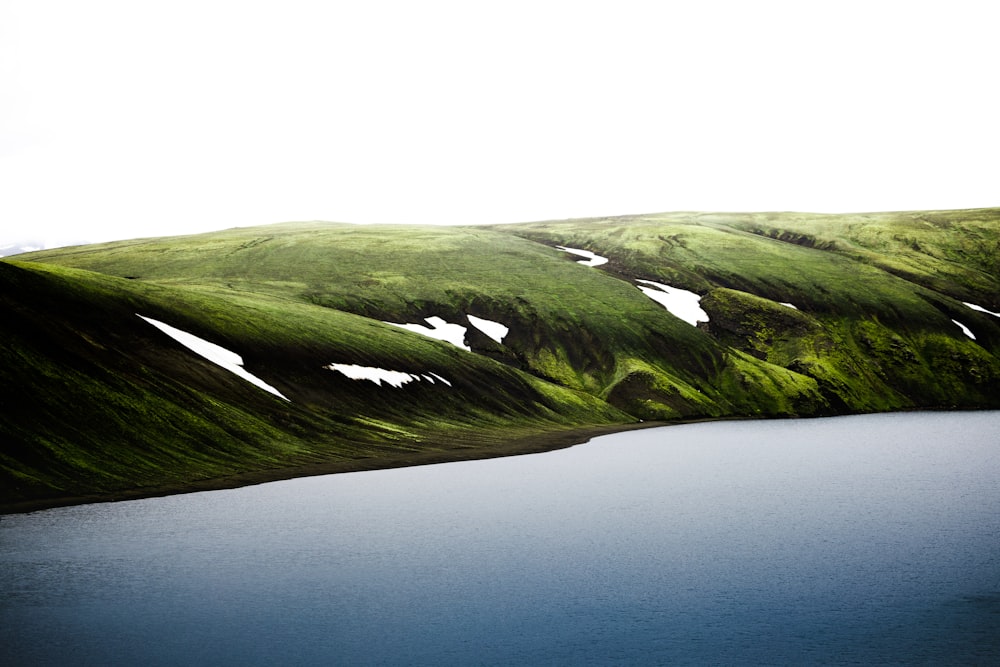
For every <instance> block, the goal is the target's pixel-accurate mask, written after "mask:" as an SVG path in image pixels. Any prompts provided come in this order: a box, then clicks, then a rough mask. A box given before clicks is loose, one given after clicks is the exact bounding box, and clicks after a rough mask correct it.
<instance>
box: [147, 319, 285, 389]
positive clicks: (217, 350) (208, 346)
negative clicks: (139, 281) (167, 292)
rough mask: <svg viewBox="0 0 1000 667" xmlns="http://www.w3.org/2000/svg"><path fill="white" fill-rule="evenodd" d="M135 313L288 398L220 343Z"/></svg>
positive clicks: (213, 359)
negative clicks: (251, 372)
mask: <svg viewBox="0 0 1000 667" xmlns="http://www.w3.org/2000/svg"><path fill="white" fill-rule="evenodd" d="M136 315H137V316H138V317H141V318H142V319H144V320H146V321H147V322H149V323H150V324H152V325H153V326H154V327H156V328H157V329H159V330H160V331H162V332H163V333H165V334H167V335H168V336H170V337H171V338H173V339H174V340H176V341H177V342H178V343H180V344H181V345H183V346H184V347H186V348H188V349H189V350H191V351H192V352H194V353H195V354H198V355H200V356H202V357H204V358H205V359H208V360H209V361H211V362H212V363H213V364H216V365H218V366H221V367H222V368H224V369H226V370H227V371H229V372H230V373H233V374H234V375H238V376H240V377H241V378H243V379H244V380H246V381H247V382H250V383H252V384H255V385H257V386H258V387H260V388H261V389H263V390H264V391H269V392H271V393H272V394H274V395H275V396H278V397H279V398H283V399H285V400H286V401H287V400H288V398H287V397H285V396H284V395H283V394H282V393H281V392H280V391H278V390H277V389H275V388H274V387H272V386H271V385H269V384H268V383H266V382H264V381H263V380H261V379H260V378H259V377H257V376H256V375H252V374H250V373H248V372H247V371H246V370H245V369H244V368H243V357H241V356H240V355H238V354H236V353H235V352H231V351H229V350H227V349H226V348H224V347H222V346H221V345H216V344H215V343H210V342H208V341H207V340H205V339H203V338H198V337H197V336H195V335H194V334H189V333H188V332H186V331H181V330H180V329H177V328H175V327H172V326H170V325H169V324H164V323H163V322H160V321H159V320H154V319H152V318H150V317H144V316H142V315H139V313H136Z"/></svg>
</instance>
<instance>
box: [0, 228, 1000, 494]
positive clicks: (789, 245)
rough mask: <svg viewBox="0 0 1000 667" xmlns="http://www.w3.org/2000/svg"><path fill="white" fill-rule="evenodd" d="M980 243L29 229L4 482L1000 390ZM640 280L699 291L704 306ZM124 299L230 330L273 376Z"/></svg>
mask: <svg viewBox="0 0 1000 667" xmlns="http://www.w3.org/2000/svg"><path fill="white" fill-rule="evenodd" d="M998 243H1000V210H995V209H989V210H977V211H952V212H921V213H898V214H876V215H864V216H817V215H800V214H745V215H741V214H662V215H647V216H628V217H620V218H609V219H594V220H572V221H558V222H547V223H526V224H518V225H499V226H491V227H414V226H357V225H346V224H334V223H318V222H315V223H286V224H278V225H268V226H262V227H250V228H237V229H232V230H226V231H223V232H215V233H210V234H201V235H196V236H186V237H171V238H160V239H139V240H133V241H123V242H117V243H107V244H98V245H90V246H81V247H76V248H61V249H57V250H51V251H42V252H36V253H29V254H24V255H19V256H16V257H14V258H9V259H7V260H4V261H3V262H0V284H2V285H3V290H2V292H0V294H2V297H0V298H2V299H3V306H4V309H5V312H6V313H8V316H6V317H5V318H4V320H3V324H2V328H0V331H2V332H3V334H2V335H3V340H4V346H3V354H4V358H3V359H2V370H0V373H2V374H3V384H2V386H3V390H2V391H3V394H2V412H0V437H2V439H3V442H4V447H3V450H2V452H0V482H2V489H3V496H2V497H0V503H3V504H4V506H5V507H8V508H11V507H13V506H14V504H15V503H18V502H22V501H38V502H48V501H52V500H53V499H57V498H67V497H76V496H92V497H107V496H109V495H112V494H116V493H146V492H155V491H156V490H158V489H162V490H171V489H181V488H191V487H192V485H195V486H196V485H197V484H205V485H208V486H211V485H217V484H220V482H219V481H218V480H219V479H220V478H232V480H233V481H232V483H240V482H242V481H252V480H253V479H257V478H269V477H279V476H283V475H290V474H297V473H299V472H311V471H319V470H326V469H329V470H335V469H352V468H361V467H377V466H381V465H398V464H406V463H417V462H421V461H427V460H447V459H453V458H462V457H467V456H479V455H491V454H494V453H498V452H501V451H503V448H504V447H505V446H508V445H509V443H512V442H515V443H516V442H525V443H528V442H530V443H532V444H530V445H525V446H530V447H539V448H540V447H545V446H551V444H552V443H555V442H557V441H558V442H560V443H563V442H568V441H569V440H571V439H572V438H574V437H577V438H579V437H582V436H581V434H582V433H583V432H584V431H586V430H587V429H600V428H608V427H619V426H623V425H626V424H633V423H636V422H638V421H639V420H665V421H669V420H676V419H694V418H722V417H746V416H763V417H773V416H795V415H801V416H809V415H821V414H835V413H843V412H856V411H875V410H894V409H907V408H914V407H965V408H977V407H1000V318H998V317H995V316H993V315H991V314H988V313H985V312H982V311H979V310H973V309H972V308H970V307H969V306H967V305H965V303H963V302H970V303H973V304H976V305H978V306H981V307H982V308H984V309H986V310H989V311H993V312H1000V282H998V278H997V276H998V275H1000V272H998V271H997V269H998V268H1000V265H998V263H1000V259H998V255H1000V250H998ZM556 246H568V247H571V248H582V249H587V250H590V251H593V252H595V253H597V254H599V255H602V256H604V257H607V258H608V259H609V261H608V263H606V264H604V265H602V266H599V267H588V266H583V265H581V264H579V263H578V262H577V260H579V259H581V258H580V257H577V256H575V255H572V254H570V253H567V252H564V251H561V250H558V249H557V248H556ZM636 280H652V281H657V282H660V283H664V284H669V285H672V286H674V287H678V288H683V289H686V290H691V291H693V292H697V293H698V294H699V295H701V297H702V299H701V306H702V308H703V309H704V310H705V311H706V312H707V314H708V322H702V323H699V324H698V326H697V327H695V326H692V325H691V324H689V323H687V322H685V321H682V320H681V319H678V318H677V317H675V316H674V315H672V314H671V313H670V312H668V311H667V310H666V309H665V308H664V307H663V306H662V305H660V304H659V303H656V302H655V301H654V300H653V299H651V298H649V297H648V296H646V295H645V294H644V293H643V292H641V291H640V290H639V289H638V287H639V285H640V283H637V282H636ZM786 304H791V305H793V306H794V308H792V307H790V306H789V305H786ZM137 315H143V316H146V317H150V318H154V319H157V320H160V321H163V322H165V323H167V324H169V325H171V326H174V327H177V328H179V329H182V330H184V331H187V332H190V333H192V334H194V335H196V336H199V337H201V338H203V339H206V340H208V341H211V342H213V343H216V344H218V345H221V346H223V347H225V348H227V349H228V350H231V351H232V352H235V353H237V354H239V355H241V356H242V358H243V361H244V367H245V368H246V370H247V371H249V372H251V373H253V374H255V375H257V376H258V377H260V378H262V379H263V380H264V381H266V382H267V383H268V384H270V385H272V386H273V387H275V388H276V389H277V390H278V391H280V393H281V394H282V395H283V396H285V397H287V399H288V400H287V401H286V400H283V399H282V398H280V397H278V396H275V395H273V394H271V393H268V392H266V391H264V390H262V389H260V388H258V387H256V386H254V385H252V384H250V383H249V382H246V381H244V380H243V379H241V378H239V377H237V376H236V375H233V374H232V373H230V372H228V371H226V370H224V369H222V368H220V367H219V366H217V365H215V364H213V363H211V362H209V361H207V360H205V359H203V358H201V357H199V356H197V355H196V354H194V353H192V352H191V351H190V350H188V349H187V348H185V347H183V346H182V345H180V344H179V343H177V342H176V341H174V340H173V339H171V338H169V337H168V336H167V335H165V334H164V333H162V332H161V331H159V330H158V329H156V328H154V327H153V326H151V325H150V324H148V323H147V322H146V321H144V320H142V319H140V318H139V317H137ZM427 317H440V318H443V319H444V320H447V321H448V322H450V323H454V324H459V325H461V326H464V327H466V336H465V340H464V343H465V344H466V345H468V346H469V348H471V351H466V350H463V349H460V348H458V347H456V346H454V345H451V344H450V343H447V342H444V341H440V340H435V339H432V338H429V337H426V336H422V335H420V334H418V333H414V332H411V331H406V330H403V329H401V328H399V327H397V326H393V325H392V324H388V323H400V324H402V323H411V324H413V323H417V324H419V323H424V318H427ZM470 318H472V319H470ZM474 318H484V319H486V320H491V321H494V322H499V323H502V324H503V325H505V326H506V327H508V328H509V333H508V334H507V335H506V336H505V337H504V338H503V339H502V341H501V342H497V341H495V340H493V339H492V338H491V337H490V336H488V335H487V334H486V333H484V332H481V331H480V330H478V329H477V328H476V327H475V326H474V325H473V321H474ZM955 321H958V322H960V323H961V324H962V325H964V326H965V327H967V328H968V330H969V331H970V332H971V333H972V334H973V335H974V336H975V340H973V339H972V338H971V337H970V336H969V335H967V334H966V333H963V330H962V329H961V328H960V327H959V325H958V324H956V322H955ZM334 363H336V364H356V365H361V366H365V367H375V368H381V369H386V370H393V371H402V372H405V373H412V374H414V376H416V377H419V378H420V379H419V380H415V381H411V382H408V383H407V384H404V385H402V386H400V387H393V386H387V385H384V384H383V385H381V386H379V385H377V384H376V383H374V382H371V381H368V380H355V379H350V378H348V377H346V376H345V375H343V374H341V373H339V372H334V371H332V370H330V369H328V368H326V366H327V365H329V364H334ZM431 374H434V375H431ZM434 378H440V379H441V380H438V381H435V380H434ZM444 380H447V383H446V382H445V381H444ZM581 429H583V430H581ZM508 451H520V449H519V446H514V447H511V448H509V449H508Z"/></svg>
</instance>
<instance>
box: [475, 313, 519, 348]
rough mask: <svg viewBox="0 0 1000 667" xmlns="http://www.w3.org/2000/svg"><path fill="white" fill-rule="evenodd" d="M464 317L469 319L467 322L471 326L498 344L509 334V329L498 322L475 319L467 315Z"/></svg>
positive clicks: (480, 318)
mask: <svg viewBox="0 0 1000 667" xmlns="http://www.w3.org/2000/svg"><path fill="white" fill-rule="evenodd" d="M466 317H468V318H469V322H470V323H471V324H472V326H474V327H476V328H477V329H479V330H480V331H482V332H483V333H484V334H486V335H487V336H489V337H490V338H492V339H493V340H495V341H496V342H498V343H502V342H503V337H504V336H506V335H507V334H508V333H509V332H510V327H507V326H505V325H503V324H500V323H499V322H494V321H493V320H487V319H483V318H482V317H476V316H475V315H469V314H466Z"/></svg>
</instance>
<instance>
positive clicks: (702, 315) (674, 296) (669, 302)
mask: <svg viewBox="0 0 1000 667" xmlns="http://www.w3.org/2000/svg"><path fill="white" fill-rule="evenodd" d="M636 282H637V283H643V284H644V285H653V287H643V286H642V285H639V289H640V290H642V293H643V294H645V295H646V296H648V297H649V298H650V299H652V300H653V301H656V302H657V303H658V304H660V305H661V306H663V307H664V308H666V309H667V310H668V311H670V314H672V315H673V316H674V317H678V318H680V319H682V320H684V321H685V322H687V323H688V324H690V325H691V326H696V325H697V324H698V322H708V313H706V312H705V311H704V310H702V308H701V306H700V305H699V303H700V302H701V297H700V296H698V295H697V294H695V293H694V292H689V291H687V290H683V289H680V288H677V287H671V286H670V285H664V284H663V283H656V282H653V281H652V280H636ZM654 288H655V289H654Z"/></svg>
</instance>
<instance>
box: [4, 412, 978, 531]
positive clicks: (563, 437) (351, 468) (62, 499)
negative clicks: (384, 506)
mask: <svg viewBox="0 0 1000 667" xmlns="http://www.w3.org/2000/svg"><path fill="white" fill-rule="evenodd" d="M996 410H997V408H992V407H982V408H957V407H913V408H905V409H900V410H888V411H885V412H846V413H840V414H831V415H815V416H783V417H752V416H749V415H729V416H724V417H698V418H692V419H678V420H672V421H645V422H631V423H625V424H607V425H603V426H584V427H580V428H568V429H565V430H556V431H548V432H541V433H538V434H537V435H532V436H524V437H521V438H515V439H512V440H507V441H504V442H503V443H499V444H492V445H484V446H482V447H455V448H452V449H435V450H431V451H425V452H410V453H405V454H395V455H390V456H385V457H377V458H374V457H368V458H359V459H346V460H341V461H331V462H329V463H312V464H306V465H300V466H289V467H287V468H269V469H265V470H256V471H249V472H242V473H235V474H233V475H227V476H225V477H213V478H209V479H199V480H192V481H189V482H175V483H171V484H163V485H160V486H144V487H137V488H134V489H125V490H121V491H115V492H111V493H93V494H84V495H73V496H58V497H53V498H40V499H33V500H22V501H15V502H12V503H2V504H0V519H2V517H3V516H6V515H12V514H28V513H31V512H38V511H41V510H47V509H54V508H57V507H72V506H76V505H89V504H94V503H113V502H122V501H126V500H142V499H144V498H161V497H164V496H173V495H179V494H184V493H199V492H202V491H221V490H224V489H237V488H240V487H244V486H254V485H257V484H267V483H269V482H280V481H285V480H290V479H298V478H300V477H318V476H321V475H338V474H342V473H349V472H366V471H371V470H391V469H393V468H411V467H416V466H424V465H437V464H440V463H457V462H459V461H483V460H488V459H496V458H503V457H507V456H524V455H527V454H543V453H545V452H552V451H557V450H559V449H567V448H569V447H574V446H576V445H582V444H584V443H587V442H590V441H591V440H592V439H593V438H597V437H601V436H605V435H614V434H616V433H625V432H627V431H636V430H643V429H649V428H661V427H665V426H683V425H685V424H700V423H706V422H724V421H773V420H776V419H780V420H784V419H828V418H836V417H849V416H853V415H862V414H892V413H908V412H984V411H985V412H991V411H996Z"/></svg>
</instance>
